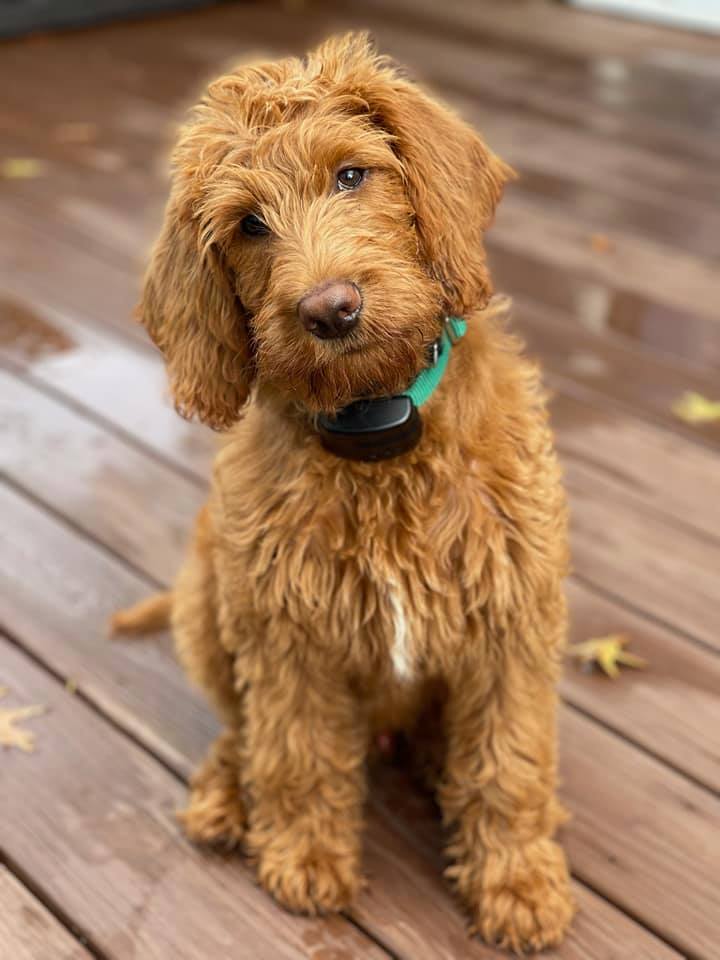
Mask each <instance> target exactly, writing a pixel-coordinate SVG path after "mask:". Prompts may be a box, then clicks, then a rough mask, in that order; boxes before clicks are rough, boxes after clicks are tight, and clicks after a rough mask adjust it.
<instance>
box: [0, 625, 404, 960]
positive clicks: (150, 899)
mask: <svg viewBox="0 0 720 960" xmlns="http://www.w3.org/2000/svg"><path fill="white" fill-rule="evenodd" d="M0 675H1V676H2V680H3V682H4V684H5V685H6V686H8V687H10V689H11V690H12V692H13V694H14V695H15V696H16V697H17V698H18V699H19V701H20V702H23V703H42V704H45V705H46V706H47V707H48V711H49V712H48V714H47V715H46V718H45V722H44V723H41V722H40V721H37V722H36V728H37V741H36V750H35V752H34V753H32V754H23V753H21V752H20V751H10V752H8V753H6V754H4V755H3V775H4V776H3V816H2V818H1V819H0V845H1V846H2V848H3V849H4V850H5V851H6V854H7V856H9V857H10V858H11V859H12V860H13V861H14V862H15V863H17V864H18V865H19V866H20V867H21V868H22V870H23V871H24V872H25V873H27V874H29V875H31V876H32V877H33V880H34V882H35V883H36V884H37V885H38V887H39V888H41V889H42V891H43V894H44V895H45V896H47V897H48V898H49V899H50V900H52V901H53V902H54V903H55V904H57V905H58V907H59V908H61V909H62V911H63V912H64V914H65V915H67V916H69V917H72V919H73V920H74V921H75V922H76V923H77V924H78V925H79V926H81V927H82V928H83V929H85V930H86V931H87V932H88V934H89V935H90V936H91V937H92V939H93V942H94V943H95V944H97V946H98V948H99V949H100V950H101V951H102V952H103V953H104V954H105V955H106V956H107V957H110V958H113V957H115V958H118V960H120V958H125V957H128V956H130V955H138V956H143V957H148V958H161V957H170V956H172V957H177V958H187V960H205V958H207V957H208V956H212V957H218V958H227V960H231V958H232V960H263V958H265V960H281V958H282V960H292V958H300V957H307V956H308V955H312V953H313V951H312V950H311V949H310V946H309V945H310V944H322V946H323V948H324V949H326V950H327V951H328V955H336V956H347V957H348V958H358V960H361V958H362V960H365V958H366V957H368V958H373V960H380V958H382V957H387V954H386V953H385V951H383V950H382V949H380V948H379V947H377V946H376V945H375V944H374V943H373V942H372V941H371V940H369V939H368V938H367V937H366V936H364V935H363V934H361V933H360V932H359V931H358V930H357V929H356V928H354V927H353V926H352V925H351V924H349V923H348V922H347V921H346V920H344V919H342V918H340V917H337V918H331V919H327V920H308V919H304V918H299V917H292V916H290V915H289V914H288V913H286V912H285V911H283V910H281V909H280V908H279V907H277V906H275V905H274V904H273V902H272V900H271V899H270V898H269V897H267V896H266V895H265V894H264V893H263V892H262V891H261V890H259V889H258V888H257V887H256V886H255V884H254V883H253V882H252V879H251V877H250V875H249V873H248V871H247V870H246V869H245V868H244V867H243V866H242V864H241V862H240V861H239V860H238V859H234V860H224V859H223V858H221V857H218V856H212V855H209V854H203V853H201V852H199V851H197V850H196V849H194V848H193V847H192V846H191V845H190V844H188V843H187V842H185V841H184V840H183V839H182V837H181V835H180V831H179V828H178V826H177V824H176V822H175V817H174V811H175V810H176V809H177V808H178V807H180V806H181V805H182V803H183V800H184V793H185V791H184V789H183V787H182V785H181V784H179V783H178V782H177V780H176V779H175V778H174V777H173V776H172V775H171V774H169V773H168V772H167V771H166V770H164V769H163V768H162V767H161V766H160V765H159V764H158V763H157V762H156V761H155V760H153V759H152V758H151V757H149V756H148V755H147V754H146V753H145V752H144V751H143V750H141V749H140V748H139V747H137V746H135V745H134V744H132V743H131V742H130V741H129V740H128V739H127V737H124V736H122V735H121V734H120V733H118V732H117V731H116V730H114V729H113V728H112V727H111V726H109V725H108V724H107V723H106V722H105V721H104V720H103V719H102V718H101V717H99V716H98V715H97V714H96V713H95V712H94V711H93V710H92V709H90V708H89V707H88V706H87V705H86V704H84V703H83V702H82V701H81V700H79V699H78V698H77V697H75V696H73V695H72V694H71V693H69V692H68V691H67V690H66V689H65V687H64V686H63V685H62V684H58V683H57V682H56V681H54V680H52V679H51V678H50V677H49V676H48V675H47V674H46V673H44V672H43V671H41V670H40V669H38V667H36V666H35V665H34V664H33V663H32V662H31V661H30V660H29V659H28V658H27V657H26V656H24V655H23V654H21V653H20V652H19V651H17V650H16V649H14V648H13V647H11V646H10V645H9V644H8V643H7V642H6V641H4V640H2V639H0ZM176 709H177V703H176ZM335 951H337V952H335Z"/></svg>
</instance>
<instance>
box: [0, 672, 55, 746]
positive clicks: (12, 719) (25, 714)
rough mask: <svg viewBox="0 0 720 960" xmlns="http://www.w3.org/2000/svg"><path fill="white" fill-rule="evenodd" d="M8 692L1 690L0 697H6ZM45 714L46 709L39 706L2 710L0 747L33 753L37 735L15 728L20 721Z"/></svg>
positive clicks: (0, 717)
mask: <svg viewBox="0 0 720 960" xmlns="http://www.w3.org/2000/svg"><path fill="white" fill-rule="evenodd" d="M6 693H7V691H6V690H4V689H2V688H0V697H4V696H5V694H6ZM41 713H45V707H43V706H40V705H39V704H37V705H35V706H32V707H17V708H16V709H15V710H0V746H3V747H16V748H17V749H18V750H24V751H25V752H26V753H31V752H32V751H33V750H34V749H35V734H34V733H31V732H30V731H29V730H23V729H21V728H20V727H17V726H15V724H16V723H17V722H18V721H19V720H27V719H28V718H29V717H37V716H39V715H40V714H41Z"/></svg>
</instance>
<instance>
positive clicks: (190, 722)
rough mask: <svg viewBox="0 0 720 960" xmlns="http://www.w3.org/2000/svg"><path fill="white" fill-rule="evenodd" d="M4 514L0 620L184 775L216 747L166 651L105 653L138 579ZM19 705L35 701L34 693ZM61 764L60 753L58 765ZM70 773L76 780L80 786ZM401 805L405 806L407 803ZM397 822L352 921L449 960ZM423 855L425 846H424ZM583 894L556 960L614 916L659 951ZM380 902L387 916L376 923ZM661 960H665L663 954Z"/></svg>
mask: <svg viewBox="0 0 720 960" xmlns="http://www.w3.org/2000/svg"><path fill="white" fill-rule="evenodd" d="M0 513H1V514H2V515H3V516H4V517H6V518H8V519H7V524H8V525H9V526H15V527H16V529H15V530H7V531H4V533H5V535H4V537H3V538H2V539H0V572H1V573H2V574H3V576H0V622H2V623H3V624H4V626H5V627H6V629H8V630H9V631H11V632H12V633H13V634H14V635H15V636H17V637H19V638H21V640H22V644H23V645H24V646H26V647H27V649H29V650H31V651H32V653H33V655H34V656H36V657H38V658H39V659H41V660H42V661H43V662H45V663H47V664H48V665H49V666H50V667H51V668H52V670H53V671H55V672H56V673H58V674H59V675H61V676H62V677H68V678H71V679H72V680H73V682H74V684H76V685H77V689H78V691H80V692H81V693H82V695H83V696H84V697H86V698H87V699H88V700H90V701H91V702H92V703H94V704H96V705H98V706H99V707H100V708H101V709H102V711H103V712H104V713H106V714H107V715H108V716H110V717H111V718H112V719H113V720H114V721H115V722H116V723H118V724H119V725H120V726H121V727H123V728H124V729H127V730H129V731H130V732H132V734H133V736H134V737H136V738H138V739H139V740H140V741H141V742H142V743H144V744H146V745H148V746H149V747H150V748H151V749H152V750H153V751H154V752H156V753H157V754H159V755H161V756H163V757H164V758H165V759H167V760H168V762H172V764H173V766H174V767H175V768H176V769H177V770H179V771H181V772H182V773H184V774H187V772H188V771H190V770H191V769H192V768H193V767H194V765H195V763H196V762H197V760H198V758H199V757H200V756H201V755H202V753H203V752H204V750H205V747H206V744H207V743H208V742H209V741H210V739H211V738H212V736H213V734H214V731H215V722H214V721H213V720H212V719H211V718H210V717H209V715H208V714H207V712H206V708H205V707H204V706H203V705H202V704H201V703H200V702H199V701H198V699H197V698H195V697H194V696H191V695H190V693H189V691H188V690H187V689H186V688H184V681H183V678H182V677H181V676H180V670H179V667H178V666H177V665H176V664H175V663H174V662H173V660H172V658H171V655H170V653H169V650H168V647H167V644H166V643H165V642H159V641H158V640H157V639H156V638H155V639H153V640H152V641H149V642H147V643H142V642H138V641H133V642H127V643H114V644H109V643H107V644H103V642H102V639H101V637H102V632H103V629H104V623H105V620H106V616H107V615H108V614H109V612H110V611H111V610H112V609H113V608H114V606H115V605H116V603H117V602H118V597H119V596H121V595H122V594H123V593H124V594H125V597H126V601H125V602H127V600H128V599H130V597H131V596H132V595H133V594H134V593H136V592H137V590H136V581H135V579H134V578H133V577H131V576H130V575H129V574H128V573H127V572H126V571H125V570H124V569H123V568H122V567H121V566H120V565H119V564H118V563H117V561H114V560H111V559H110V558H107V557H106V556H105V555H104V554H102V553H101V552H100V551H98V550H97V548H93V547H92V545H90V544H88V543H83V542H80V541H78V539H77V536H76V535H74V534H72V533H71V532H70V531H68V530H67V529H65V528H63V527H61V526H60V525H59V524H58V523H57V521H54V520H52V519H51V518H50V517H48V516H47V515H46V514H44V513H43V512H42V511H41V510H39V509H38V508H37V507H35V506H31V505H30V504H27V503H24V502H23V501H22V499H21V498H20V497H18V496H17V495H16V494H14V493H12V492H10V491H3V490H2V488H0ZM18 542H22V543H23V544H25V549H23V550H21V549H19V547H18ZM33 545H34V546H33ZM39 556H42V557H46V556H58V557H62V571H61V574H62V575H60V573H59V572H58V573H56V571H55V569H54V568H50V569H49V570H48V569H47V567H43V566H42V565H41V563H40V562H39ZM49 574H50V575H49ZM80 583H82V586H80ZM79 598H82V606H80V602H79ZM73 600H74V602H73ZM79 623H81V624H82V627H81V629H79V628H78V624H79ZM21 692H22V691H21ZM25 699H31V694H28V696H26V697H25ZM32 702H35V701H32ZM178 704H182V709H178ZM53 722H55V721H53ZM61 757H62V752H61V751H58V758H57V759H58V763H60V762H61ZM77 769H83V767H78V768H77ZM77 769H76V770H75V771H74V779H75V782H76V784H78V783H79V784H80V785H82V783H84V781H83V780H82V779H80V780H78V775H77ZM78 789H80V787H78ZM86 789H89V786H87V785H86ZM381 796H382V795H381V794H380V798H381ZM376 799H378V796H377V791H376ZM379 802H380V804H381V807H380V808H379V809H382V810H385V806H383V804H382V800H381V799H380V800H379ZM409 802H410V803H412V802H413V801H412V795H411V797H410V800H409ZM392 806H393V807H394V808H395V809H396V810H402V812H403V815H404V814H405V813H406V812H407V806H408V801H406V802H405V803H404V805H400V804H399V803H398V802H397V800H396V798H394V799H393V802H392ZM378 816H379V814H378ZM401 819H402V817H400V818H399V819H398V820H397V821H396V822H395V823H394V831H393V835H394V836H395V839H394V841H393V842H389V841H388V840H387V834H386V833H384V834H383V835H382V836H381V837H380V838H379V839H378V840H375V839H374V833H375V831H376V830H377V829H378V827H377V826H376V823H377V819H376V818H375V819H373V818H372V817H371V821H370V827H369V832H368V836H367V844H368V864H367V866H368V872H369V874H370V877H371V889H370V891H368V892H366V893H365V894H364V895H363V897H362V898H361V900H360V903H359V904H358V907H357V910H356V912H355V913H354V914H353V916H355V917H356V918H357V920H358V922H360V923H362V924H367V928H368V929H370V930H372V931H373V933H374V934H375V935H376V936H377V937H378V938H380V939H381V940H382V941H383V942H388V943H389V944H390V943H392V945H393V949H396V952H397V953H398V955H399V956H400V957H403V958H406V960H421V958H420V957H419V956H418V954H417V952H416V950H417V942H418V938H417V933H416V931H417V930H420V931H422V937H423V941H424V943H425V948H426V950H427V953H426V954H425V958H424V960H431V958H432V960H434V958H436V957H447V958H448V960H450V957H454V956H457V954H453V953H452V952H449V951H453V950H455V949H456V948H457V945H458V944H459V943H460V942H461V941H462V938H463V936H464V933H463V931H464V925H463V920H462V916H461V914H460V912H459V911H457V908H456V907H455V905H453V903H452V901H451V899H450V897H449V894H448V892H447V890H446V888H445V887H444V885H443V884H442V883H441V878H440V870H439V867H438V868H437V869H436V868H435V867H434V866H433V868H432V869H428V868H427V867H425V868H424V869H423V870H422V871H421V872H420V873H417V872H416V870H415V867H414V866H413V865H414V864H416V863H417V855H416V854H414V853H413V846H414V844H415V840H416V839H417V838H415V839H412V840H411V839H409V837H410V838H413V837H414V833H413V831H414V829H415V828H414V827H413V826H412V824H413V822H414V821H412V819H410V824H411V828H410V832H409V833H408V823H407V822H406V823H405V824H404V826H403V825H402V823H401ZM420 848H421V850H422V849H424V841H422V838H421V842H420ZM423 855H424V856H425V854H423ZM408 865H409V868H408ZM408 869H410V872H411V873H412V876H413V877H414V879H413V887H412V889H413V890H414V891H415V893H416V895H417V899H416V900H415V899H412V900H410V899H409V898H408V895H407V893H406V892H405V891H406V883H407V877H408ZM580 896H581V898H582V901H583V903H585V905H586V909H587V913H586V915H585V916H584V917H583V920H582V921H581V922H580V923H579V924H578V926H577V927H576V929H575V932H574V934H573V936H572V937H571V938H570V940H569V941H568V943H567V945H566V946H565V947H563V949H562V951H561V952H558V954H557V956H559V957H562V958H563V960H587V958H588V957H593V958H594V957H596V956H597V957H598V960H614V956H615V954H614V953H613V951H612V947H611V943H610V941H609V939H608V936H607V927H608V924H609V923H610V919H612V923H611V925H614V926H615V927H616V928H617V929H621V930H623V931H624V933H625V934H626V935H627V937H628V941H629V942H631V943H633V944H635V946H636V949H637V951H638V955H639V956H643V955H644V954H648V955H652V951H653V950H654V949H655V948H656V947H657V946H658V945H657V943H656V941H655V940H654V938H653V937H652V936H651V935H650V934H648V933H646V932H645V931H643V930H642V928H640V927H639V926H637V925H636V924H633V923H631V921H629V920H628V919H627V918H625V917H623V916H622V914H620V913H617V911H614V910H612V909H611V908H609V907H607V906H606V905H604V904H603V903H602V902H599V903H598V902H597V900H596V898H594V897H593V896H592V895H591V894H589V893H588V892H585V891H581V892H580ZM369 898H370V899H369ZM371 898H375V899H371ZM377 901H379V902H381V903H382V904H383V909H382V910H381V911H377V914H376V906H377ZM366 904H367V905H366ZM451 918H452V919H451ZM463 955H465V954H463ZM467 956H468V960H469V958H470V957H474V956H477V957H478V958H481V960H487V958H489V957H494V958H497V960H501V957H503V956H504V954H501V953H498V952H491V951H487V950H486V949H485V948H484V947H482V946H481V945H479V944H474V945H469V946H468V954H467ZM657 956H658V957H663V960H664V954H662V953H661V952H659V953H658V954H657Z"/></svg>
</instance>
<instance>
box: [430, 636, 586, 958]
mask: <svg viewBox="0 0 720 960" xmlns="http://www.w3.org/2000/svg"><path fill="white" fill-rule="evenodd" d="M499 659H500V660H501V662H500V663H497V662H496V663H495V665H494V667H493V668H492V669H491V670H490V669H489V666H488V663H487V662H485V663H481V662H478V663H472V662H471V663H470V664H468V663H467V662H465V663H463V664H462V667H460V668H459V669H458V670H457V672H456V674H455V676H454V677H453V678H452V679H451V681H450V691H449V699H448V703H447V737H448V743H447V758H446V768H445V776H444V778H443V781H442V782H441V786H440V791H439V793H440V801H441V804H442V807H443V812H444V815H445V819H446V822H448V823H449V824H451V825H452V828H453V831H454V832H453V837H452V840H451V843H450V847H449V851H448V852H449V855H450V857H451V859H452V860H453V863H452V865H451V866H450V867H449V868H448V871H447V872H448V876H449V877H451V878H452V879H453V880H454V883H455V885H456V888H457V891H458V893H459V895H460V897H461V898H462V900H463V901H464V902H465V905H466V906H467V908H468V909H469V911H470V915H471V918H472V922H473V927H474V928H475V929H476V930H477V931H478V932H479V933H480V935H481V936H482V937H483V939H484V940H485V941H487V942H488V943H492V944H495V943H497V944H499V945H501V946H503V947H505V948H510V949H512V950H515V951H517V952H521V951H525V950H540V949H542V948H543V947H547V946H551V945H553V944H557V943H559V942H560V941H561V939H562V937H563V935H564V933H565V930H566V929H567V926H568V924H569V923H570V920H571V919H572V915H573V912H574V906H573V900H572V896H571V892H570V886H569V878H568V870H567V864H566V861H565V856H564V854H563V851H562V849H561V848H560V846H559V845H558V844H557V843H556V842H555V841H554V840H553V839H552V837H553V834H554V832H555V828H556V826H557V824H558V823H559V822H560V821H561V819H562V811H561V808H560V806H559V804H558V802H557V800H556V799H555V764H556V760H555V757H556V743H555V740H556V731H555V712H556V693H555V686H554V677H553V676H550V675H549V674H551V673H552V671H551V670H548V669H547V668H546V669H542V667H541V668H540V669H537V665H536V666H533V665H532V664H531V663H530V662H528V660H527V659H526V658H524V657H523V656H522V655H521V654H520V652H519V649H516V650H515V653H514V654H513V653H510V655H505V656H503V657H501V658H499Z"/></svg>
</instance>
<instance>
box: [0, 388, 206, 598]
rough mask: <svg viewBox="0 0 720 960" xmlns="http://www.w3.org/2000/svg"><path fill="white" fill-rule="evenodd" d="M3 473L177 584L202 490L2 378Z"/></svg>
mask: <svg viewBox="0 0 720 960" xmlns="http://www.w3.org/2000/svg"><path fill="white" fill-rule="evenodd" d="M0 472H3V473H5V475H6V476H7V477H9V478H10V479H11V480H12V481H13V482H14V483H15V484H17V485H20V486H22V487H23V488H25V489H28V490H32V491H33V492H34V493H35V495H37V496H39V497H40V498H41V499H42V500H43V501H44V503H45V504H47V505H48V507H50V508H51V509H53V510H57V511H59V512H61V513H62V514H63V516H65V517H67V518H68V519H69V520H71V521H72V522H73V524H74V525H75V526H77V527H78V528H79V529H81V530H84V531H85V532H86V533H88V535H90V536H93V537H94V538H95V539H97V540H99V541H100V542H101V543H104V544H105V545H106V546H107V547H109V548H110V549H112V550H113V551H114V552H116V553H118V554H120V555H121V556H123V557H126V558H127V559H128V560H129V561H130V562H131V563H132V564H133V565H134V566H135V567H137V568H138V569H139V570H141V571H143V572H144V573H146V574H148V576H150V577H151V578H152V579H154V580H155V581H159V582H165V583H167V582H172V580H173V579H174V577H175V573H176V572H177V568H178V558H179V557H180V556H182V553H183V550H184V547H185V544H186V543H187V539H188V530H189V529H190V527H191V525H192V518H193V517H194V516H195V514H196V513H197V512H198V510H199V509H200V507H201V506H202V504H203V502H204V500H205V499H206V491H205V485H202V486H200V485H199V484H197V483H195V482H191V481H190V480H187V479H185V478H184V477H181V476H178V474H177V473H176V472H175V471H173V470H171V469H170V467H168V466H165V465H164V464H162V463H159V462H157V461H155V460H153V459H151V458H150V457H148V456H147V455H143V454H142V453H140V452H139V451H136V450H135V449H133V447H131V446H129V445H128V444H127V443H123V441H122V440H121V439H120V438H118V437H115V436H113V434H111V433H108V432H107V431H106V430H104V429H102V428H101V427H100V426H98V425H96V424H93V423H91V422H90V421H88V420H87V419H85V418H84V417H82V416H80V414H79V413H76V412H74V411H73V410H70V409H68V408H67V407H64V406H62V405H61V404H58V403H56V402H54V401H53V400H51V399H49V398H48V397H46V396H44V395H43V394H42V393H40V392H38V391H37V390H34V389H33V388H32V387H30V386H28V385H27V384H25V383H23V381H22V380H20V379H18V378H16V377H14V376H11V375H10V374H8V373H5V372H3V371H2V370H0ZM164 491H167V492H170V491H171V495H170V496H167V495H165V494H164ZM143 505H145V507H146V508H147V509H144V508H143ZM139 511H142V512H141V514H140V515H139Z"/></svg>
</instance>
